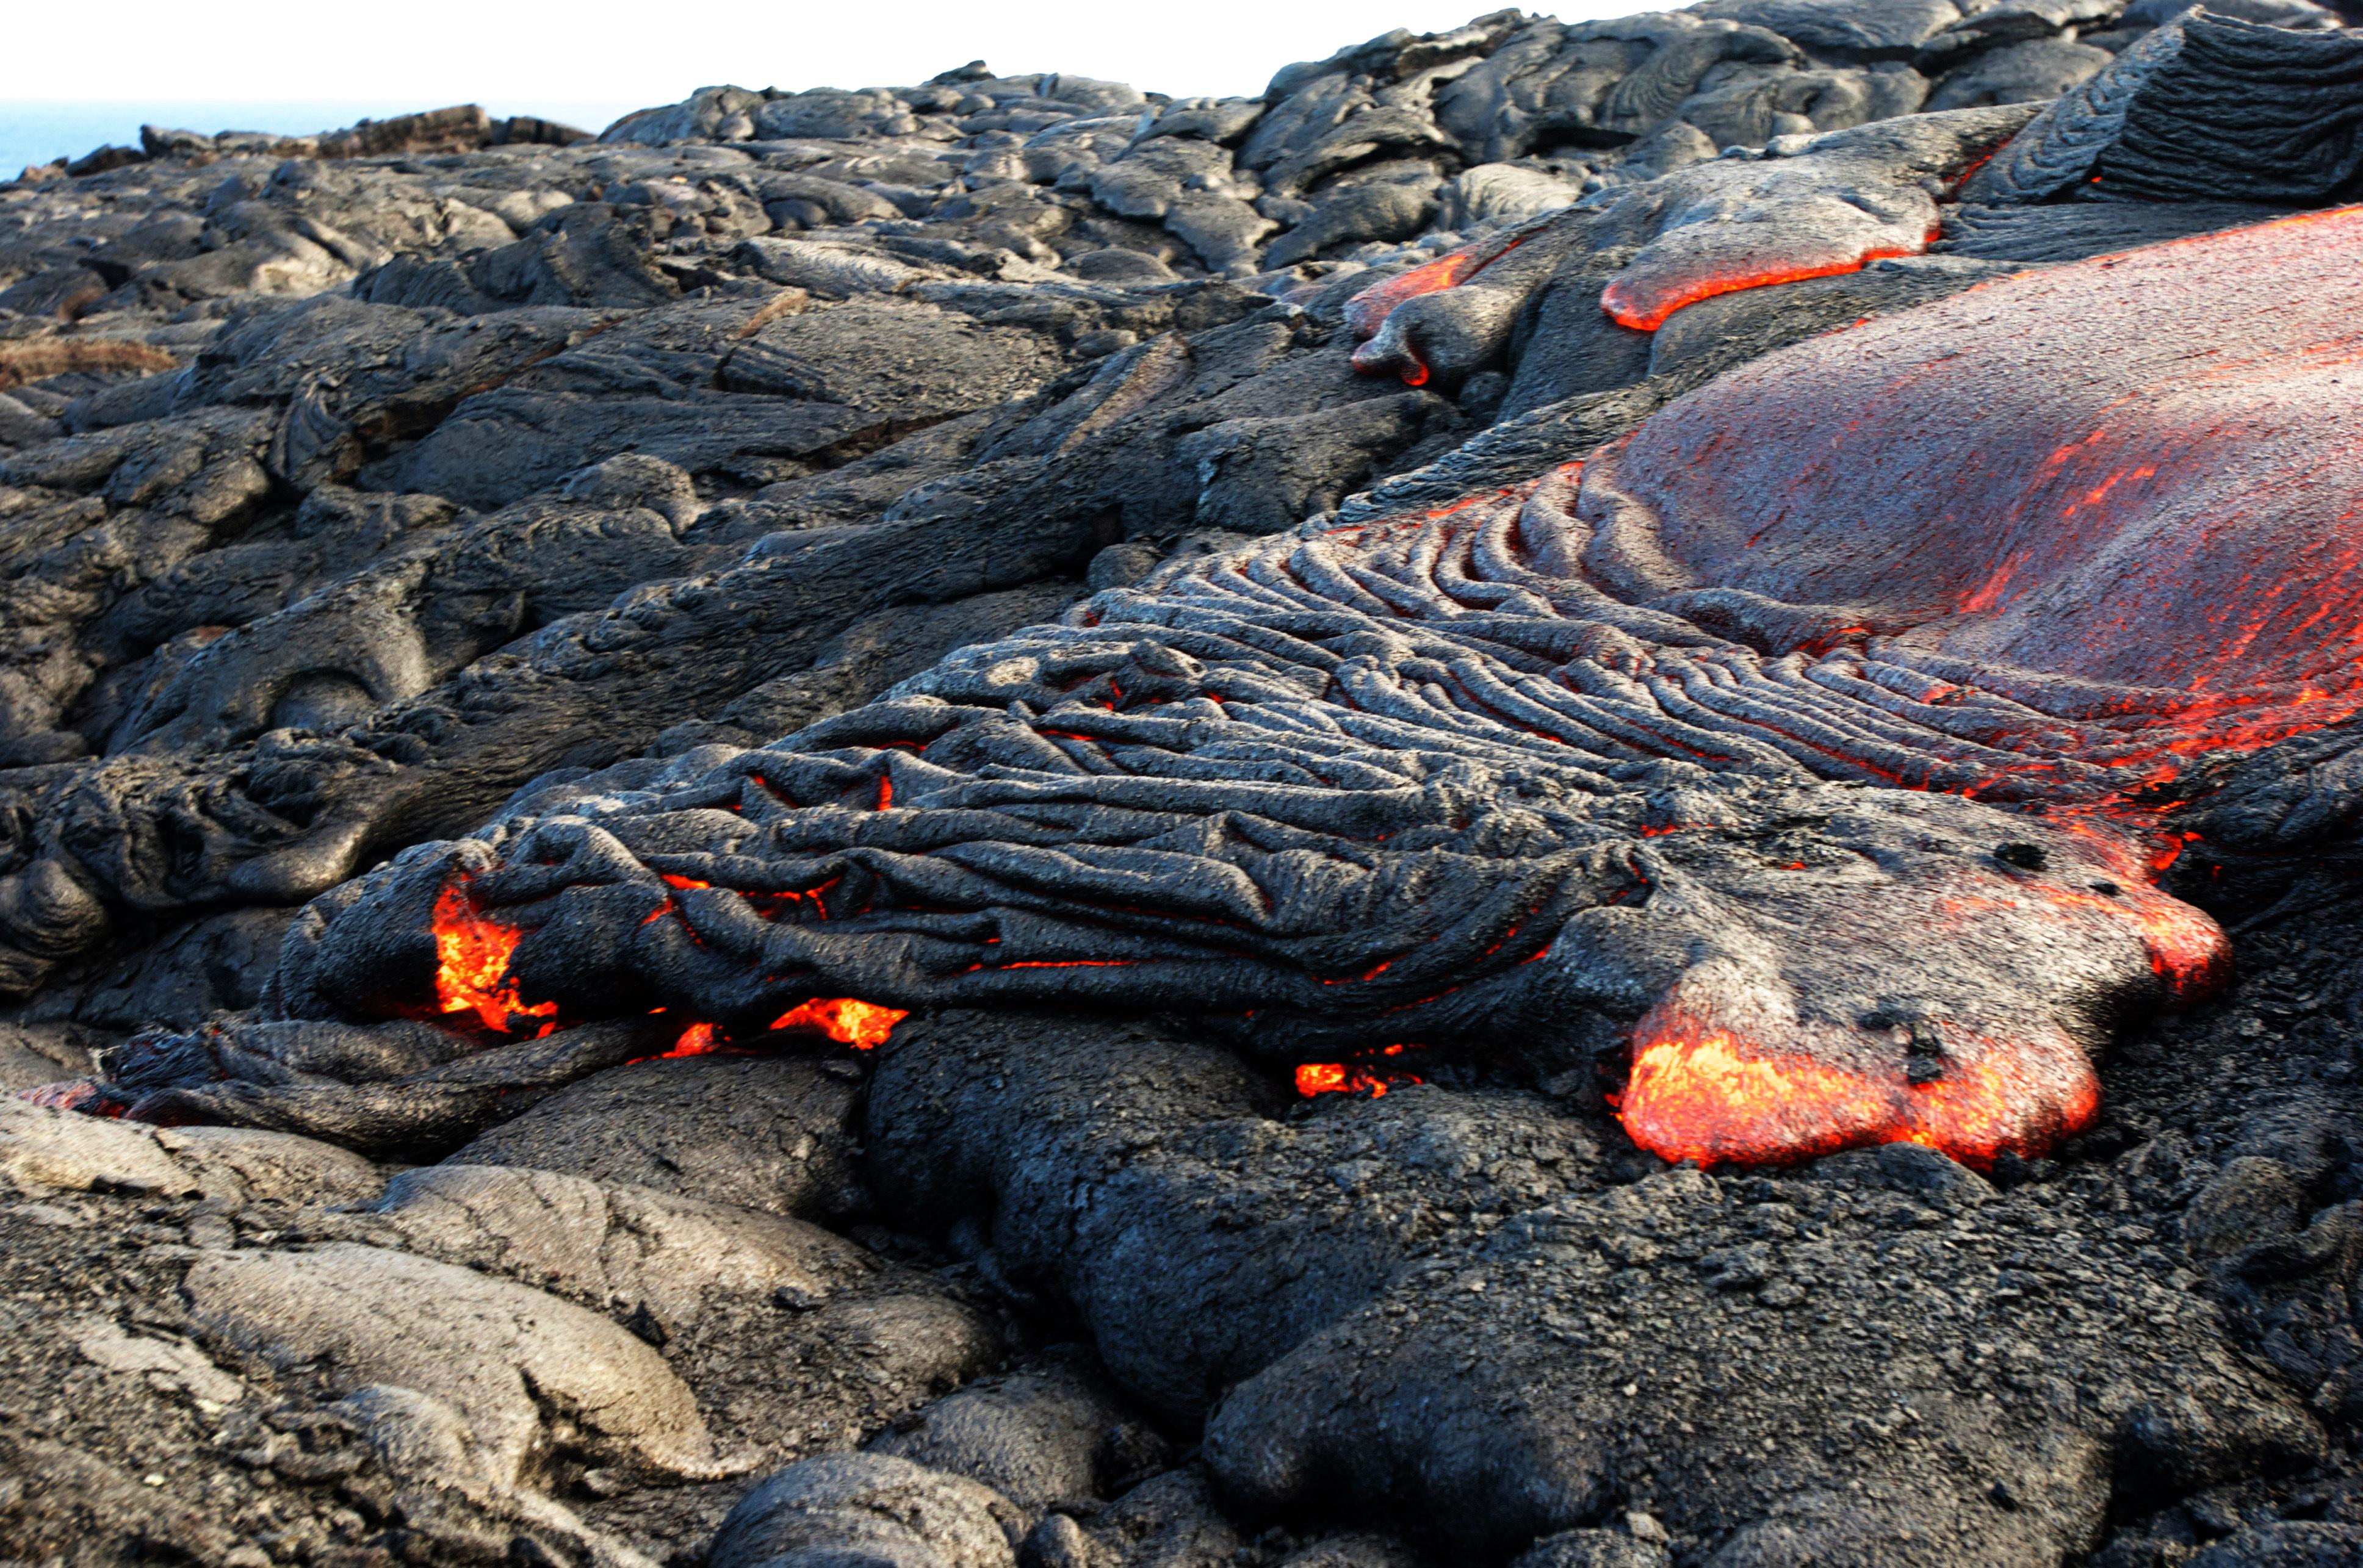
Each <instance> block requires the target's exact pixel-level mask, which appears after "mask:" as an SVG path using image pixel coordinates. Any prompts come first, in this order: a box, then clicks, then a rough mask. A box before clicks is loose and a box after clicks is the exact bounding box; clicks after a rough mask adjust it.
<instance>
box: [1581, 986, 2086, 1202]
mask: <svg viewBox="0 0 2363 1568" xmlns="http://www.w3.org/2000/svg"><path fill="white" fill-rule="evenodd" d="M1940 1027H1944V1028H1946V1031H1947V1033H1948V1034H1949V1036H1950V1043H1953V1044H1954V1045H1956V1046H1957V1047H1962V1048H1964V1050H1963V1054H1964V1055H1968V1054H1969V1053H1970V1052H1974V1055H1970V1056H1969V1060H1967V1061H1966V1062H1957V1063H1952V1064H1949V1065H1948V1066H1947V1069H1946V1070H1945V1071H1944V1073H1943V1074H1942V1076H1941V1077H1935V1078H1933V1079H1931V1080H1930V1081H1928V1082H1925V1083H1914V1082H1912V1081H1910V1078H1909V1077H1908V1075H1907V1074H1906V1073H1904V1072H1903V1070H1901V1069H1900V1068H1899V1069H1898V1070H1897V1071H1895V1072H1894V1073H1893V1074H1892V1076H1884V1077H1876V1076H1873V1075H1871V1074H1869V1073H1866V1072H1854V1071H1849V1070H1847V1068H1845V1067H1842V1066H1836V1065H1833V1064H1831V1063H1829V1062H1825V1061H1821V1060H1818V1059H1816V1058H1814V1057H1811V1056H1806V1055H1802V1054H1798V1053H1793V1052H1784V1051H1781V1050H1778V1049H1775V1048H1772V1047H1769V1046H1767V1045H1764V1044H1761V1043H1757V1042H1753V1041H1749V1040H1746V1039H1743V1038H1741V1037H1739V1036H1737V1035H1736V1034H1734V1033H1732V1032H1730V1031H1727V1030H1724V1029H1719V1028H1716V1027H1714V1026H1713V1025H1711V1024H1707V1023H1704V1022H1702V1021H1699V1020H1697V1019H1694V1018H1692V1017H1690V1016H1689V1015H1688V1014H1686V1013H1685V1012H1683V1011H1682V1010H1681V1009H1680V1008H1679V1007H1678V1006H1661V1007H1660V1008H1659V1009H1658V1010H1656V1011H1653V1012H1652V1013H1651V1014H1650V1015H1649V1016H1648V1017H1647V1018H1646V1019H1644V1020H1643V1021H1642V1022H1641V1024H1640V1026H1639V1027H1638V1028H1637V1029H1636V1031H1635V1032H1634V1039H1635V1043H1636V1049H1635V1053H1634V1057H1633V1075H1632V1077H1631V1079H1630V1080H1629V1081H1628V1082H1627V1083H1626V1085H1625V1094H1624V1098H1623V1100H1622V1102H1621V1104H1620V1105H1619V1107H1618V1115H1619V1117H1620V1119H1621V1120H1622V1121H1624V1123H1625V1131H1626V1132H1628V1133H1630V1134H1631V1135H1632V1137H1633V1141H1634V1142H1635V1143H1638V1144H1640V1145H1641V1146H1642V1147H1643V1148H1645V1149H1647V1150H1649V1151H1650V1152H1651V1153H1653V1154H1658V1155H1659V1156H1660V1157H1662V1158H1665V1159H1668V1160H1696V1161H1697V1162H1698V1163H1699V1164H1701V1165H1725V1164H1736V1165H1748V1164H1760V1163H1764V1162H1767V1161H1780V1162H1786V1161H1792V1160H1799V1159H1814V1158H1818V1157H1820V1156H1821V1155H1824V1154H1836V1153H1837V1152H1838V1151H1839V1150H1842V1149H1850V1148H1858V1147H1860V1146H1863V1145H1865V1144H1875V1143H1900V1142H1910V1143H1925V1144H1927V1145H1929V1146H1930V1147H1931V1148H1936V1149H1941V1150H1943V1151H1944V1152H1945V1153H1946V1154H1950V1155H1951V1156H1953V1157H1954V1158H1955V1159H1958V1160H1960V1161H1962V1162H1963V1163H1964V1164H1967V1165H1976V1166H1979V1167H1980V1168H1981V1169H1982V1168H1986V1167H1990V1166H1991V1165H1992V1164H1993V1162H1994V1160H1995V1159H1996V1158H1997V1157H1998V1156H2000V1155H2002V1154H2020V1155H2035V1154H2042V1153H2044V1152H2046V1151H2047V1150H2048V1149H2050V1148H2051V1147H2053V1146H2054V1145H2055V1144H2056V1143H2058V1142H2059V1141H2060V1140H2061V1139H2063V1138H2069V1137H2073V1136H2074V1135H2075V1134H2076V1133H2078V1132H2081V1131H2082V1130H2083V1129H2084V1128H2086V1127H2088V1126H2090V1125H2091V1121H2092V1118H2093V1116H2094V1115H2095V1114H2096V1113H2097V1112H2098V1111H2099V1110H2100V1104H2101V1086H2100V1079H2099V1078H2098V1077H2096V1076H2095V1075H2094V1074H2093V1071H2092V1067H2091V1063H2090V1062H2089V1061H2087V1060H2086V1059H2085V1056H2084V1053H2083V1052H2082V1051H2081V1050H2080V1049H2079V1048H2078V1047H2077V1045H2076V1043H2075V1042H2074V1041H2072V1040H2069V1038H2068V1037H2067V1036H2066V1035H2064V1034H2056V1033H2055V1034H2053V1035H2050V1036H2049V1037H2045V1038H2032V1039H2026V1040H2009V1041H1998V1040H1985V1039H1980V1038H1978V1037H1976V1036H1974V1035H1969V1034H1968V1033H1967V1032H1965V1031H1958V1030H1953V1029H1950V1028H1949V1026H1940Z"/></svg>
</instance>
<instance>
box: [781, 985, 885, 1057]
mask: <svg viewBox="0 0 2363 1568" xmlns="http://www.w3.org/2000/svg"><path fill="white" fill-rule="evenodd" d="M910 1016H911V1014H910V1012H909V1011H908V1010H906V1009H903V1008H892V1007H882V1006H880V1005H879V1004H878V1003H876V1002H866V1001H856V1000H854V999H852V998H851V997H815V999H812V1000H811V1001H808V1002H802V1003H799V1004H798V1005H797V1006H795V1007H792V1008H790V1009H789V1010H787V1011H785V1012H783V1013H782V1014H781V1015H780V1016H779V1017H777V1018H775V1019H773V1020H772V1021H771V1027H772V1028H773V1029H817V1030H819V1031H820V1032H822V1033H823V1034H826V1035H827V1036H828V1037H829V1038H830V1039H831V1040H834V1041H836V1042H837V1043H838V1044H840V1045H850V1046H852V1047H853V1048H854V1049H855V1050H857V1051H868V1050H872V1049H874V1048H876V1047H877V1046H880V1045H882V1044H884V1043H886V1037H887V1036H888V1035H890V1034H892V1033H893V1032H894V1026H895V1025H896V1024H898V1023H900V1022H902V1021H904V1019H906V1018H908V1017H910Z"/></svg>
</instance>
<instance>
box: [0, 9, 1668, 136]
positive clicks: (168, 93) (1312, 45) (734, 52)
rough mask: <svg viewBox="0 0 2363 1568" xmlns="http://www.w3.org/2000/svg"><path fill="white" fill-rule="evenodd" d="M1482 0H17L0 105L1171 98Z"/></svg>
mask: <svg viewBox="0 0 2363 1568" xmlns="http://www.w3.org/2000/svg"><path fill="white" fill-rule="evenodd" d="M1645 3H1646V0H1574V3H1573V4H1570V5H1566V6H1561V7H1559V10H1558V13H1557V14H1559V15H1560V16H1562V17H1567V18H1569V19H1570V20H1571V19H1574V18H1576V17H1595V16H1614V15H1620V14H1623V13H1625V12H1628V11H1632V10H1634V9H1636V8H1640V7H1641V6H1643V5H1644V4H1645ZM1484 8H1485V6H1484V4H1483V0H1096V3H1093V4H1078V3H1075V0H960V3H949V0H835V3H831V4H826V5H816V4H813V3H811V0H770V3H768V4H763V3H756V0H698V3H694V4H671V5H669V4H664V3H662V0H660V3H657V4H650V3H649V0H633V3H629V4H624V3H618V0H581V3H577V4H569V5H558V4H550V3H549V0H543V3H540V4H520V3H518V0H467V3H454V0H403V3H400V4H396V5H394V6H261V7H256V8H245V7H232V8H230V9H228V10H223V9H220V8H208V7H202V6H201V7H198V8H197V9H196V10H194V11H193V10H192V9H191V8H190V6H188V4H187V0H112V3H110V4H109V5H108V6H105V10H104V13H103V16H104V21H103V23H102V22H99V21H97V20H96V18H97V17H98V16H99V15H100V14H99V13H94V12H93V11H92V10H90V8H89V7H87V6H72V5H39V4H22V5H18V4H15V3H13V0H11V3H10V4H7V5H6V6H5V9H6V10H8V11H9V12H11V13H13V15H11V17H10V18H9V21H8V25H7V31H8V34H9V37H8V41H7V48H6V51H5V56H0V109H5V108H6V105H10V104H17V105H33V104H40V103H63V102H79V103H93V102H101V103H111V104H136V103H138V102H140V101H143V100H146V101H154V102H190V101H196V100H205V101H211V102H243V103H250V104H268V103H282V102H289V101H304V102H307V103H319V102H325V101H342V102H352V103H364V102H365V103H372V104H374V103H388V102H402V103H406V104H415V105H416V106H418V107H421V108H424V107H429V106H432V105H438V104H449V103H461V102H478V103H483V104H484V105H486V106H487V107H489V108H492V109H494V111H495V112H498V113H517V112H523V111H527V110H530V109H531V108H532V107H533V105H535V104H536V103H546V104H549V105H610V104H612V105H621V106H624V107H630V106H635V105H648V104H660V103H670V102H672V101H674V100H676V99H679V98H682V97H683V96H685V95H686V94H688V93H689V92H690V90H691V89H693V88H695V87H699V86H703V85H705V84H707V83H717V82H731V83H738V85H740V86H743V87H766V86H779V87H786V88H800V87H815V86H833V87H867V86H890V85H902V84H906V83H917V82H923V81H925V80H926V78H928V77H929V76H932V75H934V74H936V73H937V72H940V71H945V70H949V69H950V68H952V67H954V66H957V65H960V64H961V63H962V62H964V61H970V60H973V59H977V58H980V57H982V59H983V60H985V61H987V62H988V63H989V64H991V65H992V67H993V70H994V71H995V72H1000V73H1002V74H1015V73H1017V72H1028V71H1068V72H1078V73H1080V74H1082V75H1086V76H1098V77H1105V78H1110V79H1113V80H1115V81H1120V82H1130V83H1133V84H1134V85H1135V86H1137V87H1140V88H1143V89H1146V90H1148V91H1153V92H1160V93H1170V94H1174V95H1175V96H1177V97H1178V96H1182V95H1186V94H1202V93H1203V94H1251V93H1258V92H1260V91H1262V89H1263V85H1264V83H1266V82H1267V81H1268V80H1270V76H1271V73H1272V72H1274V71H1276V70H1278V69H1279V68H1280V67H1281V66H1282V65H1285V64H1287V63H1288V62H1290V61H1296V60H1315V59H1319V58H1321V57H1323V56H1325V55H1327V54H1329V53H1331V52H1333V51H1334V50H1337V49H1339V48H1342V47H1344V46H1346V45H1348V44H1354V43H1359V42H1360V41H1362V40H1363V39H1367V38H1370V37H1372V36H1374V35H1376V34H1379V33H1381V32H1384V31H1386V30H1387V29H1388V28H1393V27H1407V28H1412V29H1413V30H1414V31H1415V32H1427V31H1434V30H1437V29H1441V28H1453V27H1458V26H1459V24H1460V23H1462V22H1465V21H1467V20H1468V19H1469V18H1470V17H1471V16H1474V15H1477V14H1480V13H1481V11H1482V10H1483V9H1484ZM94 26H101V27H103V28H104V31H105V41H104V43H103V44H94V40H93V39H92V37H91V29H92V28H93V27H94ZM77 61H86V62H87V64H86V65H83V66H81V67H79V68H78V67H77ZM594 128H595V127H594Z"/></svg>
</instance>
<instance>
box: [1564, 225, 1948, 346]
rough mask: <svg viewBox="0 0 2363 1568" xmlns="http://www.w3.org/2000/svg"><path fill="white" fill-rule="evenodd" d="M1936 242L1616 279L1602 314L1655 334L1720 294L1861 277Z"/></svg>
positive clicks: (1606, 290)
mask: <svg viewBox="0 0 2363 1568" xmlns="http://www.w3.org/2000/svg"><path fill="white" fill-rule="evenodd" d="M1935 238H1936V235H1934V234H1931V235H1929V236H1928V237H1927V239H1924V240H1923V241H1921V243H1919V244H1917V245H1869V246H1865V247H1861V248H1845V249H1838V250H1834V251H1832V252H1831V253H1829V254H1826V255H1823V256H1818V257H1814V258H1812V259H1799V260H1790V261H1784V262H1782V263H1781V264H1779V265H1773V266H1767V265H1765V264H1763V263H1762V262H1761V261H1760V260H1754V261H1753V264H1739V265H1734V264H1731V263H1729V262H1725V264H1723V265H1721V266H1716V265H1713V264H1698V265H1693V266H1691V267H1689V268H1685V269H1683V270H1681V271H1679V272H1676V273H1674V274H1673V275H1672V276H1665V277H1661V276H1650V277H1645V278H1616V279H1613V280H1611V281H1610V282H1609V284H1608V286H1607V287H1606V288H1604V289H1603V290H1602V291H1601V292H1600V308H1601V309H1602V310H1603V311H1604V312H1606V313H1607V315H1608V318H1609V319H1610V320H1611V321H1614V323H1615V324H1616V325H1617V326H1629V327H1632V328H1634V329H1635V330H1636V331H1639V332H1655V331H1657V330H1658V328H1659V327H1660V326H1665V325H1666V318H1667V317H1668V316H1670V315H1673V314H1674V312H1676V311H1678V310H1680V309H1681V308H1682V307H1683V306H1684V305H1693V304H1698V303H1699V301H1701V300H1711V299H1713V298H1714V297H1715V296H1716V295H1717V294H1736V293H1739V292H1740V291H1741V290H1742V289H1769V288H1772V287H1775V286H1776V285H1778V284H1781V283H1797V282H1803V281H1804V280H1806V279H1807V278H1828V277H1834V276H1836V275H1837V274H1838V273H1841V272H1859V271H1862V270H1863V269H1864V268H1865V267H1868V266H1869V265H1870V264H1871V263H1872V262H1873V261H1879V260H1883V259H1886V258H1888V257H1891V256H1917V255H1918V254H1920V252H1922V251H1923V250H1925V249H1926V248H1927V247H1928V241H1929V240H1934V239H1935Z"/></svg>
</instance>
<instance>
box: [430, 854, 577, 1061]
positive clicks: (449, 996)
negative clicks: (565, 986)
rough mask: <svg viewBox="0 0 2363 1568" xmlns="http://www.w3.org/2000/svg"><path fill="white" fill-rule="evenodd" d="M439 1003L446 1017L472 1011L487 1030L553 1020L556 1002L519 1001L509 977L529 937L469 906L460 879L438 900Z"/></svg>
mask: <svg viewBox="0 0 2363 1568" xmlns="http://www.w3.org/2000/svg"><path fill="white" fill-rule="evenodd" d="M433 929H434V933H435V960H436V966H435V1001H436V1005H437V1006H438V1008H440V1009H441V1010H443V1011H445V1012H465V1011H467V1010H470V1009H471V1008H472V1009H474V1010H475V1013H476V1016H477V1017H478V1018H481V1019H483V1021H484V1026H485V1027H486V1028H487V1029H497V1030H500V1031H501V1032H504V1033H506V1032H509V1029H510V1024H509V1020H510V1019H511V1018H512V1017H513V1016H516V1015H522V1016H524V1017H527V1018H550V1017H554V1016H555V1015H556V1014H557V1012H558V1004H557V1003H556V1002H554V1001H545V1002H536V1003H534V1004H533V1005H532V1006H531V1007H527V1006H526V1005H525V1003H524V1002H523V1001H522V1000H520V999H518V996H517V989H516V981H515V980H513V979H511V978H509V958H510V956H511V955H513V954H515V953H516V945H517V944H518V943H519V942H521V941H523V940H524V939H525V933H523V932H521V931H519V930H518V929H517V928H516V927H515V926H513V925H502V924H500V923H499V922H494V921H489V920H486V919H485V918H484V917H483V915H482V914H480V913H478V912H477V910H476V906H475V905H474V904H473V903H471V902H470V901H469V899H468V894H467V891H466V889H465V888H464V886H463V885H462V880H461V879H460V878H453V879H452V880H450V881H449V882H447V883H445V884H444V885H443V890H442V891H441V892H440V893H438V894H437V895H436V898H435V914H434V919H433Z"/></svg>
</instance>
